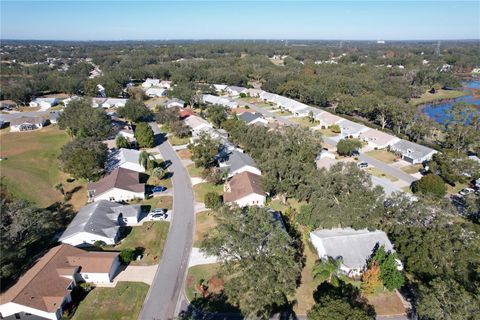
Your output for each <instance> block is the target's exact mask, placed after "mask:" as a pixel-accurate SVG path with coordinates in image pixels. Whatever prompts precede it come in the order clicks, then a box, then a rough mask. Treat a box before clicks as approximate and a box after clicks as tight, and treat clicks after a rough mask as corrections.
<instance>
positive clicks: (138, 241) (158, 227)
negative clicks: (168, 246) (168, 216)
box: [109, 221, 170, 266]
mask: <svg viewBox="0 0 480 320" xmlns="http://www.w3.org/2000/svg"><path fill="white" fill-rule="evenodd" d="M169 225H170V224H169V223H168V222H166V221H156V222H145V223H144V224H143V225H141V226H138V227H131V228H128V227H127V228H126V229H127V230H128V229H130V231H127V232H129V233H128V235H127V236H126V237H125V238H124V239H123V240H122V241H121V242H120V243H119V244H117V245H116V246H112V247H109V248H110V249H112V250H115V251H117V250H118V251H120V250H122V249H136V248H142V249H143V250H144V251H143V258H142V259H141V260H139V261H133V262H131V264H132V265H141V266H142V265H143V266H144V265H152V264H158V262H159V261H160V258H161V256H162V253H163V246H164V245H165V240H166V239H167V234H168V228H169Z"/></svg>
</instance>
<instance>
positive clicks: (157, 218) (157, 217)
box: [150, 213, 168, 220]
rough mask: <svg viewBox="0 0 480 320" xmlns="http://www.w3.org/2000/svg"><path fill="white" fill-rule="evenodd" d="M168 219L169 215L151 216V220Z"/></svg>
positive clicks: (156, 214)
mask: <svg viewBox="0 0 480 320" xmlns="http://www.w3.org/2000/svg"><path fill="white" fill-rule="evenodd" d="M167 217H168V214H167V213H155V214H152V215H151V216H150V220H165V219H167Z"/></svg>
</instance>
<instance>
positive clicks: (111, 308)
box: [72, 282, 149, 320]
mask: <svg viewBox="0 0 480 320" xmlns="http://www.w3.org/2000/svg"><path fill="white" fill-rule="evenodd" d="M148 288H149V286H148V285H147V284H145V283H137V282H119V283H118V284H117V285H116V287H115V288H95V289H93V290H92V291H91V292H90V293H88V295H87V297H86V298H85V299H84V300H83V301H82V302H80V305H79V306H78V308H77V311H76V312H75V314H74V315H73V318H72V320H92V319H95V320H127V319H137V318H138V315H139V314H140V310H141V308H142V304H143V301H144V300H145V297H146V296H147V292H148Z"/></svg>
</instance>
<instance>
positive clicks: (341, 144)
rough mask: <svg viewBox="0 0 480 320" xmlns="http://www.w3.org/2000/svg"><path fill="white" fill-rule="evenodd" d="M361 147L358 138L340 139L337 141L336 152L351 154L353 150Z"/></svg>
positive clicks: (344, 154) (342, 154) (345, 154)
mask: <svg viewBox="0 0 480 320" xmlns="http://www.w3.org/2000/svg"><path fill="white" fill-rule="evenodd" d="M361 147H362V142H360V140H358V139H342V140H340V141H338V143H337V152H338V154H339V155H341V156H349V157H350V156H352V155H353V153H354V152H355V151H357V150H358V149H359V148H361Z"/></svg>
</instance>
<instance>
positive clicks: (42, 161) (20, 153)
mask: <svg viewBox="0 0 480 320" xmlns="http://www.w3.org/2000/svg"><path fill="white" fill-rule="evenodd" d="M0 141H1V145H2V148H1V156H2V157H4V158H7V159H6V160H2V162H1V168H2V170H1V175H2V177H4V182H5V184H6V185H7V188H8V189H9V191H10V192H11V193H12V194H13V195H14V196H16V197H19V198H22V199H26V200H29V201H32V202H34V203H36V204H37V205H39V206H44V207H46V206H49V205H51V204H53V203H54V202H56V201H61V200H62V199H63V196H62V195H61V193H60V192H59V191H58V190H56V189H55V185H56V184H57V183H60V182H61V183H63V185H64V189H65V191H67V192H69V191H73V189H75V192H74V193H73V195H72V200H71V202H72V204H73V205H74V207H75V208H76V209H78V208H79V206H81V205H83V204H84V203H85V201H86V191H85V190H83V192H81V191H80V190H81V189H84V188H82V185H84V183H83V182H81V181H76V182H74V183H67V182H66V179H67V176H66V175H65V174H62V173H61V171H60V169H59V163H58V160H57V158H58V156H59V154H60V149H61V147H62V146H63V145H64V144H65V143H67V142H68V141H69V137H68V135H67V134H66V133H65V132H64V131H61V130H59V129H58V128H57V127H55V126H48V127H45V128H43V129H42V130H38V131H33V132H5V131H2V133H1V135H0Z"/></svg>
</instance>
